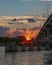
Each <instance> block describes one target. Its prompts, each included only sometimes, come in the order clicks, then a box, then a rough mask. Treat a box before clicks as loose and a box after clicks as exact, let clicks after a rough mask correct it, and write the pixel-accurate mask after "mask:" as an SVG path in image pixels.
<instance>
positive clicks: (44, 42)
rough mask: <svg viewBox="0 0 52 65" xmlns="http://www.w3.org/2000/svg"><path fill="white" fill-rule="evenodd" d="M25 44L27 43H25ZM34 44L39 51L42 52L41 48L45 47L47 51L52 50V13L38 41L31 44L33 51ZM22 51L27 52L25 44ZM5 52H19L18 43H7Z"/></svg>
mask: <svg viewBox="0 0 52 65" xmlns="http://www.w3.org/2000/svg"><path fill="white" fill-rule="evenodd" d="M23 43H25V42H23ZM33 44H36V46H37V50H41V46H44V47H45V49H46V50H52V13H51V15H50V16H49V17H48V19H47V20H46V21H45V23H44V25H43V26H42V28H41V30H40V32H39V33H38V35H37V37H36V39H34V40H33V41H32V42H30V45H29V49H30V50H31V51H33V47H34V46H33ZM21 49H22V51H25V44H22V45H21ZM5 51H6V52H7V51H9V52H10V51H17V45H16V42H11V43H10V44H8V43H7V42H6V43H5Z"/></svg>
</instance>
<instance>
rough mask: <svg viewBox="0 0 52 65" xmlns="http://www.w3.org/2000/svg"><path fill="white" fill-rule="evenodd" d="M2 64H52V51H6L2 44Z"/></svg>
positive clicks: (0, 51)
mask: <svg viewBox="0 0 52 65" xmlns="http://www.w3.org/2000/svg"><path fill="white" fill-rule="evenodd" d="M0 65H52V51H25V52H21V51H18V52H17V53H14V52H13V53H7V54H6V53H5V47H3V46H0Z"/></svg>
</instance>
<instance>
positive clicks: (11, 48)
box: [5, 42, 17, 52]
mask: <svg viewBox="0 0 52 65" xmlns="http://www.w3.org/2000/svg"><path fill="white" fill-rule="evenodd" d="M5 52H17V45H16V43H15V42H7V43H5Z"/></svg>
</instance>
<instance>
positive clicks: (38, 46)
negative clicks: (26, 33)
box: [37, 43, 41, 51]
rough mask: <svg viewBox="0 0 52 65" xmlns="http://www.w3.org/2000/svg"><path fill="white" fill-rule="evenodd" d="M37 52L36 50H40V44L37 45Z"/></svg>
mask: <svg viewBox="0 0 52 65" xmlns="http://www.w3.org/2000/svg"><path fill="white" fill-rule="evenodd" d="M37 50H38V51H39V50H41V45H40V43H38V44H37Z"/></svg>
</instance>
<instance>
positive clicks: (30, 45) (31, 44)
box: [29, 43, 33, 51]
mask: <svg viewBox="0 0 52 65" xmlns="http://www.w3.org/2000/svg"><path fill="white" fill-rule="evenodd" d="M29 50H30V51H33V43H30V44H29Z"/></svg>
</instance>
